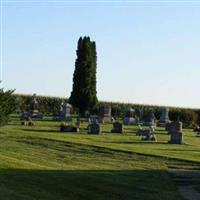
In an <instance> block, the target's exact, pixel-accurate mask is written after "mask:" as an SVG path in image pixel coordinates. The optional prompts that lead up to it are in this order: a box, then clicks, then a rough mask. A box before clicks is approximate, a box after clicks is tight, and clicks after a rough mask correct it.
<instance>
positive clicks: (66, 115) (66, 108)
mask: <svg viewBox="0 0 200 200" xmlns="http://www.w3.org/2000/svg"><path fill="white" fill-rule="evenodd" d="M71 109H72V106H71V105H70V104H68V103H67V102H65V101H62V102H61V104H60V110H59V112H58V113H57V114H56V115H55V116H54V117H53V120H55V121H71Z"/></svg>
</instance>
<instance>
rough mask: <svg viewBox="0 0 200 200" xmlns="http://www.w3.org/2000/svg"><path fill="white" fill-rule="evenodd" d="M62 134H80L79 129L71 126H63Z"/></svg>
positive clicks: (61, 128) (61, 127)
mask: <svg viewBox="0 0 200 200" xmlns="http://www.w3.org/2000/svg"><path fill="white" fill-rule="evenodd" d="M60 132H76V133H77V132H79V128H78V127H75V126H71V125H61V126H60Z"/></svg>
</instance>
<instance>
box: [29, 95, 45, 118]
mask: <svg viewBox="0 0 200 200" xmlns="http://www.w3.org/2000/svg"><path fill="white" fill-rule="evenodd" d="M38 108H39V104H38V101H37V96H36V94H33V96H32V98H31V102H30V115H31V118H37V119H42V118H43V114H42V113H41V112H39V110H38Z"/></svg>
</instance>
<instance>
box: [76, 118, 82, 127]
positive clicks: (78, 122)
mask: <svg viewBox="0 0 200 200" xmlns="http://www.w3.org/2000/svg"><path fill="white" fill-rule="evenodd" d="M80 126H81V119H80V118H77V119H76V127H77V128H80Z"/></svg>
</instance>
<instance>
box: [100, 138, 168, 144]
mask: <svg viewBox="0 0 200 200" xmlns="http://www.w3.org/2000/svg"><path fill="white" fill-rule="evenodd" d="M104 143H112V144H168V142H155V141H145V140H141V139H139V140H138V141H121V142H120V141H111V142H109V141H108V142H104Z"/></svg>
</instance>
